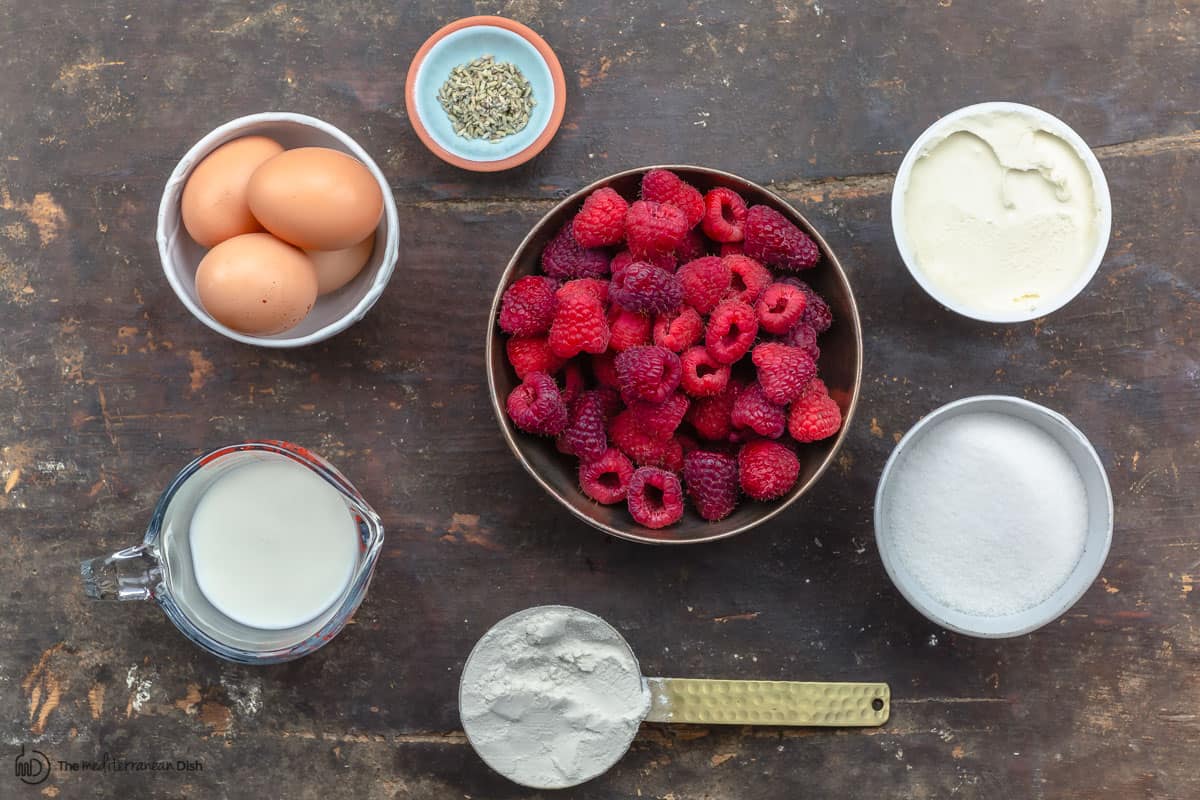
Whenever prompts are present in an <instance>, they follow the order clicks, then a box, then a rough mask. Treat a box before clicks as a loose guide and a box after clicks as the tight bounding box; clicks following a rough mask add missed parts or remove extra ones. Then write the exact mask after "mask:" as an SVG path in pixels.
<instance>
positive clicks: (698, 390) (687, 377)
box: [679, 347, 730, 397]
mask: <svg viewBox="0 0 1200 800" xmlns="http://www.w3.org/2000/svg"><path fill="white" fill-rule="evenodd" d="M679 366H680V373H681V374H680V376H679V385H680V386H682V387H683V390H684V391H685V392H687V393H688V394H690V395H691V396H692V397H712V396H713V395H716V394H720V393H721V392H723V391H725V387H726V386H727V385H728V384H729V373H730V369H729V365H728V364H722V363H720V362H719V361H717V360H716V359H715V358H713V357H712V355H711V354H710V353H709V352H708V350H707V349H706V348H704V347H692V348H689V349H687V350H684V351H683V355H681V356H680V357H679Z"/></svg>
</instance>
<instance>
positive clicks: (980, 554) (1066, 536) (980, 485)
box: [884, 412, 1088, 617]
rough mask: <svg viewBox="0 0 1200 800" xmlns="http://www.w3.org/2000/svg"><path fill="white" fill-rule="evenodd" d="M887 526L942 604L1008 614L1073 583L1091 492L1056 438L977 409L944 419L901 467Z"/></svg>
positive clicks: (903, 559) (905, 562) (911, 568)
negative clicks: (1073, 572)
mask: <svg viewBox="0 0 1200 800" xmlns="http://www.w3.org/2000/svg"><path fill="white" fill-rule="evenodd" d="M884 520H885V525H886V530H887V531H888V536H889V539H890V541H891V542H892V545H893V547H894V548H895V552H896V554H897V556H898V557H899V561H900V563H901V565H902V567H903V569H904V570H905V571H907V572H908V573H909V574H910V575H912V577H913V578H915V579H916V581H917V583H919V584H920V585H921V587H922V588H923V589H925V591H927V592H928V593H929V594H931V595H932V596H933V597H934V598H935V599H936V600H937V601H938V602H940V603H943V604H945V605H947V606H950V607H951V608H955V609H957V610H959V611H961V612H963V613H965V614H973V615H976V616H987V617H996V616H1005V615H1009V614H1016V613H1019V612H1021V611H1025V610H1027V609H1030V608H1032V607H1034V606H1035V605H1037V604H1038V603H1040V602H1042V601H1043V600H1045V599H1046V598H1047V597H1049V596H1050V595H1051V594H1053V593H1054V592H1055V591H1056V590H1057V589H1058V588H1059V587H1060V586H1062V585H1063V584H1064V583H1065V582H1066V580H1067V577H1068V576H1069V575H1070V574H1071V571H1072V570H1073V569H1074V568H1075V565H1076V563H1078V561H1079V558H1080V556H1082V554H1083V547H1084V540H1085V538H1086V535H1087V527H1088V510H1087V494H1086V489H1085V488H1084V484H1083V479H1082V478H1081V477H1080V475H1079V470H1078V469H1077V468H1076V466H1075V464H1074V462H1072V461H1071V458H1070V456H1069V455H1068V453H1067V452H1066V450H1064V449H1063V447H1062V446H1061V445H1060V444H1059V443H1058V442H1057V441H1055V439H1054V438H1053V437H1052V436H1050V434H1048V433H1046V432H1045V431H1043V430H1042V429H1041V428H1039V427H1037V426H1036V425H1034V424H1033V423H1031V422H1026V421H1025V420H1022V419H1019V418H1017V417H1013V416H1010V415H1007V414H996V413H991V412H975V413H968V414H961V415H959V416H955V417H950V418H948V419H946V420H945V421H943V422H940V423H938V424H937V425H936V426H935V427H933V428H932V429H930V430H929V431H928V432H927V433H926V434H925V436H923V437H922V438H921V439H919V440H918V441H916V442H915V443H914V444H913V447H912V448H911V449H910V450H909V451H908V452H907V453H905V455H904V458H903V461H901V462H898V463H897V464H896V465H895V466H894V467H893V472H892V478H891V480H890V482H889V487H888V493H887V497H886V498H885V508H884Z"/></svg>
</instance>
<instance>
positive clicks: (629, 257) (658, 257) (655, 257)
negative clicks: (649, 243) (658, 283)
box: [609, 250, 678, 281]
mask: <svg viewBox="0 0 1200 800" xmlns="http://www.w3.org/2000/svg"><path fill="white" fill-rule="evenodd" d="M638 261H645V262H647V263H649V264H653V265H654V266H656V267H658V268H659V269H661V270H663V271H665V272H670V273H672V274H674V273H675V268H676V266H678V265H677V264H676V262H675V254H674V253H651V254H650V255H649V256H648V257H647V258H637V257H636V256H634V255H633V253H631V252H629V251H628V250H622V251H621V252H619V253H617V254H616V255H615V256H613V260H612V263H611V264H610V265H609V266H610V268H611V269H612V279H613V280H614V281H615V280H616V279H617V276H618V275H620V274H621V273H622V272H623V271H624V270H625V269H626V268H627V267H628V266H629V265H630V264H633V263H636V262H638Z"/></svg>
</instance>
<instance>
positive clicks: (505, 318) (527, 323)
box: [500, 275, 558, 336]
mask: <svg viewBox="0 0 1200 800" xmlns="http://www.w3.org/2000/svg"><path fill="white" fill-rule="evenodd" d="M557 289H558V282H557V281H555V280H554V279H553V278H547V277H544V276H542V275H526V276H525V277H524V278H519V279H518V280H516V281H514V282H513V284H512V285H511V286H509V287H508V288H507V289H505V290H504V297H503V299H502V300H501V301H500V330H502V331H504V332H505V333H512V334H515V335H517V336H536V335H537V334H539V333H545V332H546V331H548V330H550V323H551V322H552V321H553V320H554V292H555V291H556V290H557Z"/></svg>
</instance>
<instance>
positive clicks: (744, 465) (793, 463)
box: [738, 439, 800, 500]
mask: <svg viewBox="0 0 1200 800" xmlns="http://www.w3.org/2000/svg"><path fill="white" fill-rule="evenodd" d="M738 475H739V478H740V480H741V483H742V491H744V492H745V493H746V494H748V495H750V496H751V497H753V498H754V499H755V500H774V499H775V498H776V497H782V496H783V495H785V494H787V493H788V491H789V490H790V489H791V488H792V487H793V486H794V485H795V484H796V478H797V477H799V475H800V459H798V458H796V454H795V453H793V452H792V451H791V450H789V449H788V448H786V447H784V446H783V445H781V444H780V443H779V442H768V441H765V440H762V439H759V440H756V441H753V442H747V443H746V444H744V445H742V449H741V450H740V451H738Z"/></svg>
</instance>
